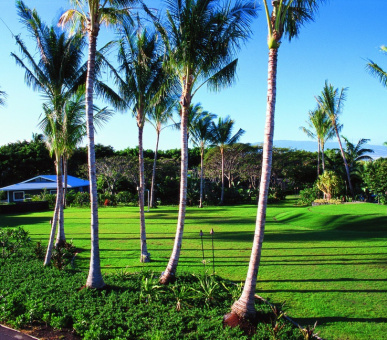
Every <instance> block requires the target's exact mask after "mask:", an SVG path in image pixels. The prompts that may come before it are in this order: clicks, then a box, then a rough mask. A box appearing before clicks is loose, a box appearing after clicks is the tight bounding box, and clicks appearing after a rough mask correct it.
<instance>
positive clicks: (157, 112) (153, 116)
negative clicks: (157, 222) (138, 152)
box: [147, 95, 176, 208]
mask: <svg viewBox="0 0 387 340" xmlns="http://www.w3.org/2000/svg"><path fill="white" fill-rule="evenodd" d="M175 104H176V100H175V99H174V98H173V97H172V96H168V95H166V96H163V97H162V98H161V99H160V101H159V102H158V103H157V104H156V105H154V106H153V108H152V109H151V110H150V112H148V118H147V122H148V123H149V124H151V125H152V126H153V128H154V129H155V130H156V147H155V155H154V158H153V169H152V182H151V192H150V206H151V207H152V208H154V207H155V185H156V164H157V152H158V150H159V140H160V134H161V131H163V130H164V129H165V128H167V127H170V126H171V125H166V124H167V123H168V121H169V120H170V119H171V118H172V114H173V108H174V106H175Z"/></svg>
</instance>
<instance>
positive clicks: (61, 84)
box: [11, 1, 85, 265]
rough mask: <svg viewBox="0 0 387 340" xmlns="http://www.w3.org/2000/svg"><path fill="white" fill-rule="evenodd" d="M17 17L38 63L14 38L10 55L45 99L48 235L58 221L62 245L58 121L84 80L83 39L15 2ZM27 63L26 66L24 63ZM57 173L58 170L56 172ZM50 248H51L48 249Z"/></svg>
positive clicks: (61, 187)
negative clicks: (51, 170)
mask: <svg viewBox="0 0 387 340" xmlns="http://www.w3.org/2000/svg"><path fill="white" fill-rule="evenodd" d="M16 6H17V9H18V14H19V16H20V19H21V21H22V22H23V24H24V26H25V27H26V28H27V30H28V31H29V32H30V33H31V34H32V36H33V37H34V38H35V40H36V44H37V49H38V51H39V57H40V58H39V60H38V61H36V60H35V59H34V56H33V55H32V54H31V53H30V52H29V51H28V50H27V47H26V46H25V45H24V43H23V41H22V40H21V39H20V37H19V36H16V37H15V39H16V43H17V45H18V46H19V48H20V52H21V54H22V58H21V57H19V56H17V55H16V54H14V53H11V55H12V56H13V58H14V59H15V60H16V63H17V64H18V65H20V66H21V67H22V68H23V69H24V70H25V79H26V83H27V85H29V86H31V87H32V88H33V89H34V90H37V91H39V92H41V93H43V97H44V98H45V99H46V103H45V104H44V111H45V115H46V116H47V117H48V124H47V126H49V127H50V129H51V132H52V133H51V134H50V136H49V138H47V145H48V147H49V149H50V152H51V153H53V154H55V164H56V168H57V188H58V191H57V204H56V208H55V211H54V218H53V220H52V221H53V224H52V231H51V235H55V230H56V223H57V221H58V219H59V224H60V227H59V231H58V237H57V242H60V243H63V242H65V240H66V238H65V234H64V220H63V202H60V201H58V197H60V198H61V199H62V195H63V183H62V170H61V169H62V156H63V152H64V143H63V135H62V128H61V124H62V122H61V119H62V118H63V109H64V107H65V105H66V102H67V101H68V100H69V99H70V97H71V96H72V95H73V94H74V93H75V92H76V91H77V89H78V88H79V87H80V86H81V84H82V82H83V79H84V72H82V56H83V52H82V47H83V46H84V45H85V41H84V38H83V37H82V35H80V34H76V35H73V36H71V37H68V36H66V34H65V33H63V32H59V30H58V29H57V28H55V27H48V26H46V25H45V24H44V23H42V21H41V19H40V17H39V16H38V14H37V12H36V10H30V9H29V8H28V7H26V6H25V5H24V3H23V2H22V1H18V2H17V3H16ZM26 63H27V64H26ZM58 170H60V171H59V172H58ZM50 247H51V248H50ZM51 249H52V240H51V241H50V242H49V247H48V249H47V254H46V260H45V265H47V264H49V262H50V258H51Z"/></svg>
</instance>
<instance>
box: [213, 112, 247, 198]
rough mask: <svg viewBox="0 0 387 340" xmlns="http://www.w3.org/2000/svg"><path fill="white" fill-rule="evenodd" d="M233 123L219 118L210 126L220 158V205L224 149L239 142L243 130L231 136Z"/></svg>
mask: <svg viewBox="0 0 387 340" xmlns="http://www.w3.org/2000/svg"><path fill="white" fill-rule="evenodd" d="M234 123H235V122H234V121H233V120H232V119H231V118H230V117H226V118H224V119H223V118H221V117H219V119H218V123H217V124H215V123H214V122H212V124H211V133H212V136H213V137H212V143H213V144H214V145H216V146H217V147H218V148H219V151H220V155H221V158H222V166H221V170H222V175H221V177H222V192H221V195H220V204H221V205H222V204H223V203H224V149H225V147H226V146H228V145H233V144H235V143H236V142H238V141H239V139H240V138H241V137H242V135H243V134H244V133H245V130H242V129H239V130H238V132H237V133H236V134H234V135H232V129H233V127H234Z"/></svg>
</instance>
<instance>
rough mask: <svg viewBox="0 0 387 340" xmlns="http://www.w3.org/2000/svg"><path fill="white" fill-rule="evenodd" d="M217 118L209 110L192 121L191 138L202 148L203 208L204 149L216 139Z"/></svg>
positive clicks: (201, 197) (201, 189)
mask: <svg viewBox="0 0 387 340" xmlns="http://www.w3.org/2000/svg"><path fill="white" fill-rule="evenodd" d="M214 118H216V115H215V114H212V113H209V112H207V111H204V112H202V114H201V115H200V116H198V117H196V119H195V120H194V121H193V122H192V124H191V125H192V127H191V140H192V142H193V144H194V145H196V146H197V147H199V148H200V199H199V208H203V184H204V151H205V149H206V147H207V146H208V145H209V144H210V142H211V141H212V140H213V139H214V136H213V133H212V123H213V122H212V120H213V119H214Z"/></svg>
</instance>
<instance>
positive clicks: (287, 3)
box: [224, 0, 324, 325]
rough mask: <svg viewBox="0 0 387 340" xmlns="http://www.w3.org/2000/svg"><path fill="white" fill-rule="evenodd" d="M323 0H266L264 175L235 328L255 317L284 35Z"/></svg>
mask: <svg viewBox="0 0 387 340" xmlns="http://www.w3.org/2000/svg"><path fill="white" fill-rule="evenodd" d="M322 2H324V1H323V0H277V1H272V3H271V11H270V8H269V5H268V1H267V0H263V3H264V8H265V13H266V19H267V26H268V41H267V43H268V48H269V63H268V89H267V104H266V123H265V132H264V143H263V153H262V176H261V182H260V189H259V204H258V212H257V220H256V228H255V233H254V242H253V248H252V251H251V257H250V263H249V269H248V273H247V277H246V282H245V286H244V289H243V292H242V295H241V297H240V298H239V299H238V301H236V302H235V303H234V304H233V306H232V308H231V313H229V314H227V315H226V316H225V318H224V322H225V324H229V325H236V324H238V323H239V321H240V320H241V319H243V318H250V317H252V316H253V315H255V308H254V294H255V287H256V283H257V275H258V268H259V263H260V259H261V251H262V242H263V235H264V231H265V220H266V205H267V197H268V190H269V183H270V174H271V163H272V148H273V134H274V113H275V102H276V86H277V57H278V49H279V47H280V45H281V39H282V37H283V36H285V37H287V38H288V39H289V40H292V39H293V38H295V37H297V36H298V35H299V33H300V29H301V27H302V26H303V25H304V24H305V23H307V22H309V21H312V20H313V15H314V12H315V11H316V10H317V9H318V6H319V4H320V3H322Z"/></svg>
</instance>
